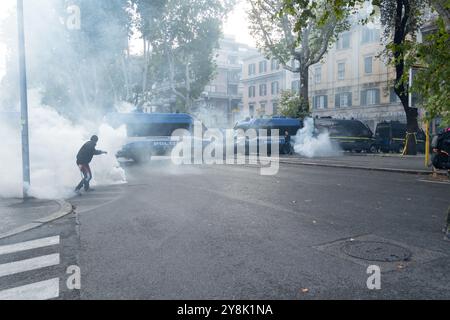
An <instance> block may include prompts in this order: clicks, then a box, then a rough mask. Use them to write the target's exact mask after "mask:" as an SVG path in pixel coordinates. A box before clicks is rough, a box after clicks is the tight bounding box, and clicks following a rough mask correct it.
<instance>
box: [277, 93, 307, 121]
mask: <svg viewBox="0 0 450 320" xmlns="http://www.w3.org/2000/svg"><path fill="white" fill-rule="evenodd" d="M278 108H279V109H278V110H279V113H280V114H281V115H283V116H285V117H290V118H302V119H303V118H305V117H308V116H310V112H309V104H308V102H307V101H305V100H304V99H303V98H302V97H301V96H300V95H298V94H297V93H295V92H292V91H282V92H281V98H280V103H279V107H278Z"/></svg>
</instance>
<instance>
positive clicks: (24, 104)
mask: <svg viewBox="0 0 450 320" xmlns="http://www.w3.org/2000/svg"><path fill="white" fill-rule="evenodd" d="M23 20H24V19H23V0H17V26H18V40H19V73H20V110H21V127H22V174H23V197H24V198H28V188H29V186H30V154H29V142H28V96H27V71H26V60H25V32H24V21H23Z"/></svg>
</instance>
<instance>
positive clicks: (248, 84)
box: [241, 53, 300, 117]
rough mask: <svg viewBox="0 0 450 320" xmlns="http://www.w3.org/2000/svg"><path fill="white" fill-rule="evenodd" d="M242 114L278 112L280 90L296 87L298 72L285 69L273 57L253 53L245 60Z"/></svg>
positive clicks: (252, 114) (244, 115)
mask: <svg viewBox="0 0 450 320" xmlns="http://www.w3.org/2000/svg"><path fill="white" fill-rule="evenodd" d="M243 62H244V65H243V70H242V80H241V82H242V84H243V98H242V101H243V104H242V107H243V108H242V110H241V117H261V116H266V115H274V114H277V109H278V103H279V99H280V94H281V91H283V90H298V88H299V87H300V86H299V82H298V81H299V80H298V79H299V77H298V74H297V75H295V74H292V73H291V72H289V71H287V70H285V69H284V68H283V66H281V64H280V63H279V62H278V61H277V60H276V59H266V58H265V57H264V56H263V55H261V54H260V53H255V54H253V55H250V56H248V57H247V58H245V59H244V61H243Z"/></svg>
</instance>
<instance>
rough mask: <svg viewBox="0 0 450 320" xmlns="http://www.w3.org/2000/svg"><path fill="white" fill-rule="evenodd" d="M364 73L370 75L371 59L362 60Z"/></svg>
mask: <svg viewBox="0 0 450 320" xmlns="http://www.w3.org/2000/svg"><path fill="white" fill-rule="evenodd" d="M364 72H365V73H372V57H365V58H364Z"/></svg>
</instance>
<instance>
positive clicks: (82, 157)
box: [77, 141, 103, 165]
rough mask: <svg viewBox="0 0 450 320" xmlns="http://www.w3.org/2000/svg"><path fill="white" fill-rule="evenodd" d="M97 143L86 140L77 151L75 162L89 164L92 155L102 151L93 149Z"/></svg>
mask: <svg viewBox="0 0 450 320" xmlns="http://www.w3.org/2000/svg"><path fill="white" fill-rule="evenodd" d="M96 145H97V143H96V142H94V141H88V142H86V143H85V144H84V145H83V146H82V147H81V149H80V151H78V154H77V164H78V165H80V164H89V163H90V162H91V161H92V158H93V157H94V155H99V154H102V153H103V151H101V150H97V149H95V146H96Z"/></svg>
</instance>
